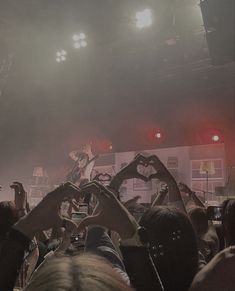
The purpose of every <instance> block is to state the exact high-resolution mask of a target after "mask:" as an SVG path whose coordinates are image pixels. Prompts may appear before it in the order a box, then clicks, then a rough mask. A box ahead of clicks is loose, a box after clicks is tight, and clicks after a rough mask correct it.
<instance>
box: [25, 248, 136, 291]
mask: <svg viewBox="0 0 235 291" xmlns="http://www.w3.org/2000/svg"><path fill="white" fill-rule="evenodd" d="M55 290H56V291H90V290H92V291H111V290H112V291H133V289H132V288H130V287H129V286H127V284H126V283H125V282H124V281H123V279H122V278H121V277H120V276H119V274H118V273H117V272H115V271H114V269H113V268H112V266H111V265H109V264H108V263H107V262H106V261H105V260H104V259H102V258H101V257H98V256H94V255H88V254H85V255H80V256H77V257H62V258H55V259H51V260H48V261H47V262H46V263H45V264H44V265H42V267H40V268H39V269H38V270H37V271H36V272H35V273H34V275H33V277H32V280H31V281H30V282H29V285H28V286H27V287H26V288H25V291H55Z"/></svg>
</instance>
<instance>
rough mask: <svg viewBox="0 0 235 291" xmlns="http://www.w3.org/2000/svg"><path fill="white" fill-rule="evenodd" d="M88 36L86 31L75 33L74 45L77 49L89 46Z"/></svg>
mask: <svg viewBox="0 0 235 291" xmlns="http://www.w3.org/2000/svg"><path fill="white" fill-rule="evenodd" d="M86 39H87V37H86V35H85V33H83V32H81V33H79V34H74V35H73V47H74V48H75V49H80V48H84V47H86V46H87V40H86Z"/></svg>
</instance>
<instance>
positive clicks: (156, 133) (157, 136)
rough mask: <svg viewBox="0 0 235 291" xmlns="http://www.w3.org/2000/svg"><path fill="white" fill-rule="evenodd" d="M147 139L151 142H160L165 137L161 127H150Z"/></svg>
mask: <svg viewBox="0 0 235 291" xmlns="http://www.w3.org/2000/svg"><path fill="white" fill-rule="evenodd" d="M147 136H148V140H149V141H150V142H152V143H156V142H158V143H159V142H162V141H163V140H164V138H165V135H164V133H163V131H162V130H161V129H158V128H157V129H156V128H154V129H150V130H149V131H148V135H147Z"/></svg>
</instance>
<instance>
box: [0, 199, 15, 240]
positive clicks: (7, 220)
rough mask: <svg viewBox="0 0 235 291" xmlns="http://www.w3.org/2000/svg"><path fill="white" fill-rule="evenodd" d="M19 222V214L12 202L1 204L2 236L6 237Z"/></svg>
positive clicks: (0, 231)
mask: <svg viewBox="0 0 235 291" xmlns="http://www.w3.org/2000/svg"><path fill="white" fill-rule="evenodd" d="M17 220H18V212H17V210H16V207H15V204H14V203H13V202H11V201H1V202H0V236H5V235H6V233H7V232H8V231H9V230H10V228H11V226H12V225H13V224H14V223H16V222H17Z"/></svg>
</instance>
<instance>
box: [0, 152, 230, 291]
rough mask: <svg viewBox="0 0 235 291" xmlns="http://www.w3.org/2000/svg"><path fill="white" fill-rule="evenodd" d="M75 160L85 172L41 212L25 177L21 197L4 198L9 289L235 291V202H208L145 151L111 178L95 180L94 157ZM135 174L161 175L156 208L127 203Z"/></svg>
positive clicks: (0, 229) (0, 263) (18, 189)
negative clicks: (125, 191) (125, 190)
mask: <svg viewBox="0 0 235 291" xmlns="http://www.w3.org/2000/svg"><path fill="white" fill-rule="evenodd" d="M85 157H86V158H87V156H85ZM75 158H77V161H79V159H80V162H81V164H80V166H79V169H78V172H76V177H75V176H74V174H75V173H72V175H71V176H70V177H69V178H68V179H67V181H66V182H65V183H64V184H62V185H60V186H59V187H57V188H55V189H54V190H52V191H51V192H49V193H48V194H47V195H46V196H45V197H44V198H43V199H42V200H41V202H40V203H39V204H38V205H36V206H35V207H34V208H33V207H31V205H29V203H28V200H27V193H26V191H25V189H24V186H23V185H22V183H20V181H19V182H12V185H11V186H10V187H11V188H12V190H13V191H14V201H1V202H0V291H12V290H14V291H16V290H24V291H39V290H40V291H49V290H50V291H53V290H56V291H131V290H136V291H153V290H154V291H163V290H165V291H234V290H235V199H227V200H225V201H224V202H223V203H222V205H221V206H220V207H207V206H206V205H205V204H204V203H203V202H202V201H201V200H200V199H199V197H198V196H197V195H196V193H195V192H194V191H192V190H191V189H190V188H189V187H188V186H187V185H185V184H184V183H183V182H184V181H182V183H178V182H176V180H175V179H174V177H173V176H172V174H171V173H170V172H169V171H168V169H167V168H166V167H165V165H164V164H163V163H162V162H161V160H160V159H159V158H158V157H157V156H155V155H153V156H143V155H141V154H139V155H137V156H136V157H135V159H134V160H133V161H132V162H130V163H129V164H127V165H126V166H125V167H123V168H122V169H121V170H120V171H119V172H118V173H117V174H116V175H115V176H113V177H112V179H111V180H110V181H109V182H108V183H107V180H105V183H104V179H103V180H102V176H105V175H101V176H100V177H96V178H95V179H93V180H91V179H90V177H87V175H88V176H89V173H90V170H91V169H88V167H87V166H88V164H89V167H90V168H92V165H93V161H92V163H89V158H90V157H89V156H88V162H87V161H85V162H84V163H82V162H83V159H84V155H83V157H81V156H78V157H75ZM140 165H143V166H144V167H149V166H151V167H152V168H153V169H154V172H153V173H152V174H151V175H150V176H145V175H143V174H142V173H141V172H140V171H139V170H138V169H139V166H140ZM76 171H77V170H76ZM106 176H107V175H106ZM74 177H75V178H74ZM134 178H136V179H141V180H143V181H144V182H148V181H150V180H153V179H158V180H159V181H161V183H162V187H161V189H160V190H159V191H158V193H156V195H155V196H154V199H153V201H152V202H151V204H149V205H143V204H141V203H138V201H139V196H137V197H134V198H132V199H131V200H128V201H122V199H120V193H119V191H120V187H121V185H122V184H123V182H124V181H125V180H129V179H134ZM2 191H4V189H2ZM62 204H66V205H67V206H68V207H67V209H66V213H64V212H63V213H62V210H61V209H62Z"/></svg>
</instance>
